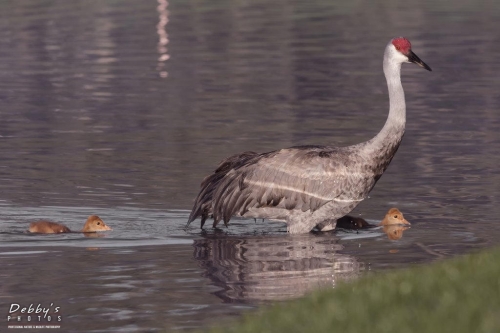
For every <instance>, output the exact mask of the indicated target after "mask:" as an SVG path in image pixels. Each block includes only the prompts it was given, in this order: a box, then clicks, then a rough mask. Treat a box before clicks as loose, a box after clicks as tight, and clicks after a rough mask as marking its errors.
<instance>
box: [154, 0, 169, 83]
mask: <svg viewBox="0 0 500 333" xmlns="http://www.w3.org/2000/svg"><path fill="white" fill-rule="evenodd" d="M167 7H168V1H167V0H158V7H156V10H157V11H158V13H159V18H158V24H157V25H156V32H157V33H158V53H159V55H160V56H159V57H158V65H157V66H156V69H157V70H158V72H159V73H160V77H167V76H168V72H167V71H166V69H165V62H166V61H167V60H168V59H169V58H170V56H169V55H168V53H167V44H168V34H167V29H166V27H167V23H168V10H167Z"/></svg>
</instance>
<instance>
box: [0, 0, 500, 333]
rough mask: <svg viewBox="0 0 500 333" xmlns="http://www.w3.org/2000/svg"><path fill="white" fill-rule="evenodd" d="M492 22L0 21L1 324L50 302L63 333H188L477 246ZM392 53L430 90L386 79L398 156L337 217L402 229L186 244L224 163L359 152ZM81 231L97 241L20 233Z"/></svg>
mask: <svg viewBox="0 0 500 333" xmlns="http://www.w3.org/2000/svg"><path fill="white" fill-rule="evenodd" d="M499 19H500V5H498V4H496V3H492V2H486V1H484V2H481V1H480V2H472V1H455V2H453V3H451V2H446V1H443V2H434V1H424V2H419V3H408V2H405V1H388V2H385V3H384V4H383V5H380V4H376V3H372V2H369V1H364V0H361V1H349V2H331V1H309V2H301V1H296V0H289V1H288V0H283V1H243V2H234V1H208V2H199V1H166V0H158V1H156V2H155V1H140V2H138V1H131V0H130V1H129V0H126V1H120V2H116V1H94V2H78V1H71V2H67V1H63V0H56V1H48V0H47V1H44V0H42V1H37V2H19V1H13V0H12V1H3V2H2V3H1V4H0V115H1V120H0V188H1V191H0V212H1V214H0V258H1V259H0V260H1V262H2V264H3V265H2V267H3V269H2V270H1V272H0V279H1V283H0V312H1V313H2V315H3V318H4V322H3V323H1V324H0V325H2V327H7V324H8V323H7V321H6V319H5V318H6V316H7V314H8V312H9V308H10V306H11V304H12V303H19V304H25V305H26V306H28V305H29V304H31V303H34V304H38V303H42V304H43V305H46V306H48V304H50V303H54V304H56V305H59V306H60V307H61V310H62V323H61V327H62V328H63V329H64V331H68V332H116V331H118V330H119V331H121V332H127V331H128V332H142V331H158V330H159V331H162V330H189V329H193V328H199V327H206V326H208V325H212V324H214V323H220V322H227V321H228V320H230V319H232V318H234V317H237V316H238V315H240V314H241V313H242V312H244V311H246V310H248V309H252V308H255V307H256V306H259V305H263V304H269V303H271V302H274V301H281V300H285V299H290V298H295V297H299V296H301V295H303V294H304V293H307V292H308V291H310V290H312V289H315V288H318V287H328V288H330V287H335V285H336V284H337V283H338V282H339V281H344V280H350V279H355V278H357V277H359V276H360V275H363V274H367V273H368V272H375V273H376V272H380V271H383V270H386V269H394V268H403V267H408V266H411V265H414V264H425V263H429V262H432V261H435V260H441V259H444V258H447V257H451V256H455V255H458V254H462V253H467V252H470V251H473V250H476V249H482V248H488V247H491V246H495V245H498V243H499V241H498V240H499V239H500V237H499V236H500V230H499V227H498V216H499V214H500V208H499V207H500V205H499V203H500V202H499V196H498V188H499V184H500V173H499V171H498V165H499V164H500V160H499V159H500V157H499V156H500V137H499V135H498V128H499V126H500V120H499V119H500V118H499V117H498V110H499V109H500V95H499V94H498V91H500V65H499V63H498V61H497V59H498V57H499V55H500V37H499V35H498V33H497V31H498V22H499ZM399 35H404V36H406V37H408V38H409V39H410V40H411V41H412V43H413V50H414V51H415V53H416V54H418V56H419V57H420V58H421V59H422V60H424V61H425V62H426V63H427V64H429V65H430V66H431V67H432V69H433V71H432V72H427V71H425V70H422V69H421V68H419V67H417V66H414V65H404V66H403V71H402V72H403V85H404V88H405V93H406V97H407V130H406V134H405V137H404V139H403V143H402V145H401V147H400V148H399V151H398V153H397V154H396V157H395V158H394V160H393V161H392V163H391V165H390V167H389V169H388V170H387V171H386V173H385V175H384V176H383V177H382V179H381V180H380V181H379V183H378V184H377V186H376V187H375V189H374V190H373V191H372V192H371V194H370V198H369V199H367V200H365V201H364V202H363V203H362V204H360V205H359V206H358V207H357V208H356V209H355V211H354V212H353V214H354V215H356V216H362V217H364V218H366V219H367V220H368V221H369V222H371V223H376V222H378V221H380V220H381V219H382V217H383V216H384V214H385V212H386V211H387V210H388V209H389V208H391V207H398V208H399V209H400V210H401V211H402V212H403V213H404V214H405V217H406V218H407V220H409V221H410V222H412V226H411V228H410V229H408V230H404V231H397V230H396V231H393V234H392V236H391V234H389V235H388V234H386V233H385V232H384V230H383V229H381V228H376V229H371V230H366V231H361V232H359V233H356V232H353V231H345V230H344V231H343V230H340V231H337V232H328V233H325V234H317V233H311V234H308V235H300V236H291V235H287V234H286V232H285V230H286V229H285V227H284V226H283V225H281V224H277V223H269V222H268V221H264V222H262V221H260V220H259V221H257V222H254V221H253V220H244V219H235V220H234V221H232V222H231V224H230V226H229V228H227V229H226V228H222V229H221V230H212V229H211V228H205V229H206V230H205V231H203V232H202V231H200V230H199V229H198V228H197V226H198V221H196V222H194V223H193V225H192V226H191V228H189V229H187V230H185V222H186V220H187V217H188V215H189V210H190V208H191V205H192V202H193V199H194V197H195V196H196V194H197V190H198V188H199V184H200V181H201V180H202V179H203V178H204V177H205V176H206V175H207V174H208V173H209V172H210V171H212V170H213V169H214V168H215V167H216V165H217V163H218V162H219V161H220V160H222V159H223V158H225V157H227V156H229V155H231V154H234V153H237V152H243V151H247V150H253V151H259V152H264V151H270V150H274V149H279V148H283V147H288V146H293V145H302V144H329V143H331V144H336V145H349V144H355V143H358V142H361V141H364V140H367V139H369V138H371V137H373V136H374V135H375V134H376V133H377V131H378V130H379V129H380V128H381V127H382V126H383V124H384V122H385V119H386V117H387V109H388V96H387V88H386V84H385V80H384V77H383V74H382V70H381V62H382V54H383V50H384V47H385V44H386V43H387V42H388V41H389V39H390V38H392V37H394V36H399ZM90 214H97V215H99V216H101V218H103V220H104V221H105V222H106V223H107V224H109V225H110V226H112V227H113V231H112V232H106V233H103V234H102V235H101V236H102V237H85V235H83V234H79V233H72V234H65V235H31V234H27V233H26V232H25V231H26V229H27V226H28V224H29V222H31V221H34V220H36V219H40V218H48V219H52V220H55V221H59V222H62V223H64V224H66V225H67V226H68V227H70V228H71V229H74V230H78V229H79V228H81V226H82V225H83V222H84V221H85V219H86V217H87V216H88V215H90ZM389 236H391V237H389ZM400 236H402V237H400ZM43 323H45V322H43ZM0 330H3V328H2V329H0ZM47 331H48V330H47ZM57 331H60V330H57Z"/></svg>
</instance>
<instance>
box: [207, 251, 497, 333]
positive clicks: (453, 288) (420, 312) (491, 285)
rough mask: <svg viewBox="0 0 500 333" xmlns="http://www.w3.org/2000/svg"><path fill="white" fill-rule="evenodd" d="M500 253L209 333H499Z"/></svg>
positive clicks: (368, 280) (418, 270) (366, 281)
mask: <svg viewBox="0 0 500 333" xmlns="http://www.w3.org/2000/svg"><path fill="white" fill-rule="evenodd" d="M499 314H500V249H496V250H489V251H485V252H482V253H476V254H471V255H466V256H462V257H459V258H455V259H452V260H447V261H443V262H438V263H433V264H431V265H426V266H418V267H413V268H410V269H405V270H401V271H393V272H388V273H381V274H376V275H370V276H366V277H364V278H361V279H359V280H357V281H355V282H351V283H348V282H346V283H341V284H339V285H338V287H337V288H335V289H328V290H319V291H316V292H315V293H312V294H310V295H308V296H307V297H304V298H302V299H298V300H295V301H291V302H287V303H281V304H277V305H274V306H271V307H267V308H263V309H261V310H259V311H257V312H256V313H252V314H248V315H246V316H244V318H243V319H242V320H241V321H240V322H239V323H237V324H235V325H232V326H227V327H215V328H212V330H211V331H210V332H214V333H215V332H238V333H241V332H252V333H253V332H273V333H277V332H287V333H289V332H316V333H318V332H329V333H332V332H342V333H346V332H371V333H374V332H384V333H388V332H398V333H405V332H454V333H456V332H464V333H465V332H467V333H470V332H499V331H500V315H499Z"/></svg>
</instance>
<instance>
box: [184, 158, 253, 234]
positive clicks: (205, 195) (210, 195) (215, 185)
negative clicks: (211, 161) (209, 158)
mask: <svg viewBox="0 0 500 333" xmlns="http://www.w3.org/2000/svg"><path fill="white" fill-rule="evenodd" d="M259 155H262V154H258V153H255V152H253V151H246V152H243V153H240V154H235V155H232V156H230V157H228V158H226V159H225V160H223V161H222V162H221V163H220V164H219V166H218V167H217V169H216V170H215V171H214V173H213V174H211V175H209V176H207V177H205V179H203V181H202V182H201V186H200V187H201V189H200V193H199V194H198V196H197V197H196V200H195V203H194V207H193V210H192V211H191V214H190V215H189V220H188V225H189V224H190V223H191V222H193V221H194V220H195V219H196V218H198V217H199V216H201V228H203V225H204V224H205V221H206V220H207V218H209V217H210V216H211V215H213V218H214V226H216V225H217V224H218V223H219V222H220V220H221V219H223V220H224V224H226V225H227V222H229V219H230V218H231V216H232V215H233V212H232V211H233V210H234V209H235V207H238V205H237V204H233V205H232V206H230V207H224V201H222V200H216V201H215V202H213V201H214V198H220V197H221V195H220V194H221V192H224V191H225V190H226V189H227V187H228V186H230V185H231V184H234V183H235V182H233V180H234V178H233V177H229V176H230V175H228V173H229V172H230V171H231V170H233V169H238V168H239V167H241V166H243V165H248V164H251V163H252V161H251V160H252V159H256V157H258V156H259ZM256 160H257V159H256ZM254 163H255V162H254ZM221 182H222V183H221ZM237 184H238V185H239V186H240V188H243V186H244V185H243V177H241V176H240V181H239V182H237ZM215 192H216V193H215ZM239 199H240V203H241V199H243V200H245V199H247V198H239ZM221 211H222V212H226V213H224V214H222V215H221V214H220V212H221ZM229 212H232V213H229Z"/></svg>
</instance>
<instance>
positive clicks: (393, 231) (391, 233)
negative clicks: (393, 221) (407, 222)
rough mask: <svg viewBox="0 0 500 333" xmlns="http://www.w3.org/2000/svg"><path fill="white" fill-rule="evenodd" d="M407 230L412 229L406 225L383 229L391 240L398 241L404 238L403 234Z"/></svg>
mask: <svg viewBox="0 0 500 333" xmlns="http://www.w3.org/2000/svg"><path fill="white" fill-rule="evenodd" d="M407 229H410V227H407V226H404V225H385V226H384V227H383V228H382V230H383V231H384V232H385V233H386V235H387V237H388V238H389V239H391V240H398V239H400V238H401V237H403V232H404V231H405V230H407Z"/></svg>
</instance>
